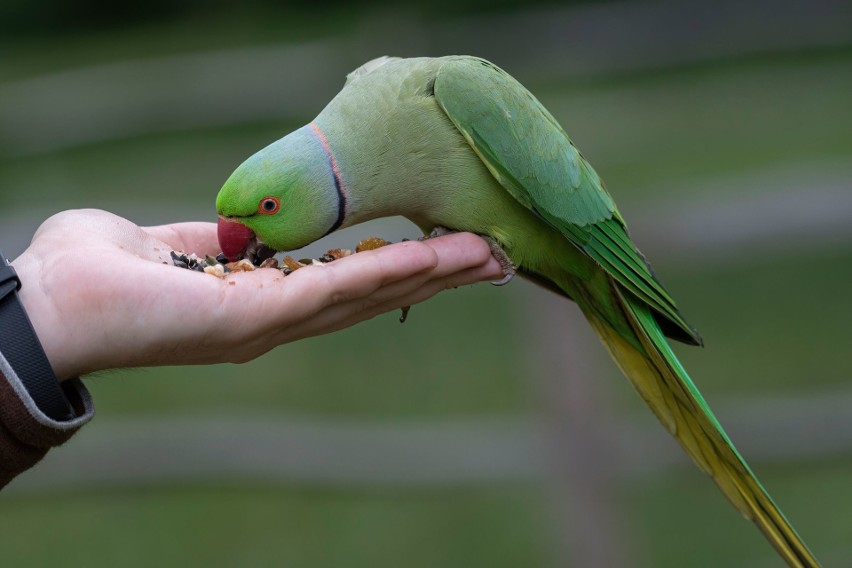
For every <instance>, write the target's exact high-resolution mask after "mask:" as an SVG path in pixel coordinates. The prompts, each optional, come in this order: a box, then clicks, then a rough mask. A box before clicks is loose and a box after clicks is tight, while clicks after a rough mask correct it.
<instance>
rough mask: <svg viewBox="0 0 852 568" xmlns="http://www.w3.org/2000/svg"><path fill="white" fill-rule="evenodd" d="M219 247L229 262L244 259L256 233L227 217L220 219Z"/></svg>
mask: <svg viewBox="0 0 852 568" xmlns="http://www.w3.org/2000/svg"><path fill="white" fill-rule="evenodd" d="M218 232H219V246H220V247H222V253H223V254H224V255H225V256H227V257H228V260H230V261H235V260H239V259H240V258H242V256H243V253H244V252H245V250H246V247H248V244H249V242H251V240H252V238H253V237H254V232H253V231H252V230H251V229H249V228H248V227H246V226H245V225H243V224H242V223H238V222H236V221H231V220H229V219H226V218H225V217H221V216H220V217H219V231H218Z"/></svg>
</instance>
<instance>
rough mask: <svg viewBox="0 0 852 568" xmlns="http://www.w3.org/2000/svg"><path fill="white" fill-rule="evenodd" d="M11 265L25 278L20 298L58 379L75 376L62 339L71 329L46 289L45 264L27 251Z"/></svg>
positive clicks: (19, 292)
mask: <svg viewBox="0 0 852 568" xmlns="http://www.w3.org/2000/svg"><path fill="white" fill-rule="evenodd" d="M10 264H11V266H12V267H13V268H14V269H15V271H16V272H17V273H18V278H19V279H20V280H21V289H20V290H19V291H18V299H19V300H20V301H21V304H22V305H23V307H24V310H25V311H26V314H27V317H28V318H29V320H30V323H32V326H33V329H34V330H35V333H36V337H38V340H39V343H41V347H42V350H43V351H44V354H45V355H46V356H47V360H48V361H49V362H50V366H51V368H52V369H53V372H54V374H55V375H56V378H57V379H59V380H60V381H64V380H66V379H70V378H72V377H73V376H74V375H73V374H72V373H71V372H69V368H70V366H69V365H68V360H67V357H66V356H65V351H64V348H65V343H66V342H65V341H63V340H62V337H63V335H66V334H65V332H66V331H67V330H66V329H65V326H63V325H62V323H61V321H60V317H59V313H58V312H57V311H56V309H55V306H54V304H53V301H52V300H51V299H50V298H49V297H47V296H46V294H45V293H44V291H43V287H42V279H41V276H42V275H41V272H42V271H41V263H40V262H39V261H38V260H37V259H35V258H33V257H32V255H28V254H27V253H26V252H25V253H24V254H22V255H21V256H19V257H18V258H16V259H15V260H14V261H13V262H11V263H10Z"/></svg>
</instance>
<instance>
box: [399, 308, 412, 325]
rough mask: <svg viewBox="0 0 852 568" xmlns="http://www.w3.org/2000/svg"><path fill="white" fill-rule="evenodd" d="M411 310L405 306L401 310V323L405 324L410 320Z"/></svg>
mask: <svg viewBox="0 0 852 568" xmlns="http://www.w3.org/2000/svg"><path fill="white" fill-rule="evenodd" d="M410 309H411V306H403V307H401V308H400V309H399V323H405V320H406V319H408V311H409V310H410Z"/></svg>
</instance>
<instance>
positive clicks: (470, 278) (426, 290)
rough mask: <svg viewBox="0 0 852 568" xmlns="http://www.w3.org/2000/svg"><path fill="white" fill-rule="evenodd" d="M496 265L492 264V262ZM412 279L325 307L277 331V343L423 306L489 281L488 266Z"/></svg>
mask: <svg viewBox="0 0 852 568" xmlns="http://www.w3.org/2000/svg"><path fill="white" fill-rule="evenodd" d="M495 262H496V261H495ZM431 276H432V275H431V274H429V275H426V277H425V278H424V277H423V275H415V276H413V277H411V278H408V279H406V280H404V281H400V282H397V283H394V284H391V285H389V286H385V287H382V288H381V289H379V290H377V291H376V292H375V293H374V294H371V295H370V296H368V297H365V298H358V299H354V300H351V301H348V302H344V303H339V304H335V305H332V306H329V307H327V308H326V309H324V310H323V311H321V312H319V313H318V314H316V315H315V316H314V317H312V318H310V319H309V320H307V321H306V322H305V323H304V324H303V325H301V326H298V328H295V327H294V328H293V329H289V330H280V335H281V338H280V339H279V341H280V342H289V341H295V340H297V339H302V338H304V337H311V336H313V335H320V334H323V333H330V332H333V331H337V330H339V329H344V328H346V327H349V326H352V325H355V324H356V323H359V322H362V321H366V320H368V319H372V318H374V317H376V316H377V315H380V314H383V313H386V312H389V311H393V310H397V309H399V308H402V307H403V306H412V305H414V304H417V303H420V302H423V301H425V300H427V299H429V298H431V297H433V296H435V295H436V294H438V293H439V292H442V291H444V290H448V289H451V288H458V287H459V286H464V285H470V284H475V283H477V282H481V281H482V280H489V279H491V278H493V269H492V267H490V266H489V265H486V266H478V267H474V268H468V269H466V270H462V271H459V272H456V273H453V274H450V275H447V276H443V277H441V278H431Z"/></svg>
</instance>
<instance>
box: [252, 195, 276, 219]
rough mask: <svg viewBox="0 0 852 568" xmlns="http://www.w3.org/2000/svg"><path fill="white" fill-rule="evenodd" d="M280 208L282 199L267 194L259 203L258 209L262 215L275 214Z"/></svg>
mask: <svg viewBox="0 0 852 568" xmlns="http://www.w3.org/2000/svg"><path fill="white" fill-rule="evenodd" d="M279 209H281V200H280V199H278V198H277V197H275V196H272V195H267V196H266V197H264V198H263V199H261V200H260V203H258V205H257V211H258V213H261V214H262V215H273V214H275V213H278V210H279Z"/></svg>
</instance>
